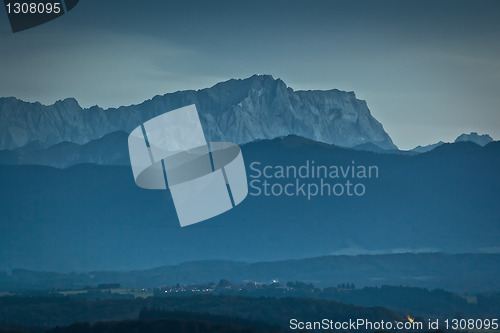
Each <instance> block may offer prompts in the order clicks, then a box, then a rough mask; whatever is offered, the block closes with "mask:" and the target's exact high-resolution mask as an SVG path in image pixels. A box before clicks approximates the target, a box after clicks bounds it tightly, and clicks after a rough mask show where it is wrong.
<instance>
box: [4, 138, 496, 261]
mask: <svg viewBox="0 0 500 333" xmlns="http://www.w3.org/2000/svg"><path fill="white" fill-rule="evenodd" d="M242 150H243V156H244V159H245V163H246V165H247V172H248V176H249V180H250V181H251V180H252V179H254V178H252V176H255V175H256V172H255V171H252V168H251V167H250V165H251V164H252V163H255V162H259V163H260V166H261V167H264V166H273V167H274V166H278V165H281V166H295V167H297V168H298V167H300V166H303V165H305V164H306V163H308V161H309V163H312V161H314V163H315V165H325V166H337V167H348V166H352V165H357V166H376V167H377V169H378V177H372V178H371V179H359V178H356V179H352V177H350V176H349V175H348V176H347V178H345V179H338V180H336V179H329V180H327V181H329V182H331V184H335V183H337V182H343V183H345V182H346V181H347V180H350V181H351V182H352V183H353V184H357V183H362V184H363V185H364V186H365V189H366V193H364V195H362V196H348V195H342V196H335V195H329V196H328V195H325V196H319V195H318V196H315V197H312V198H310V199H309V200H308V198H307V197H306V196H303V195H301V194H300V193H299V195H293V196H286V195H281V196H265V195H260V196H254V195H249V196H248V197H247V199H246V200H245V201H244V202H243V203H241V204H240V205H239V206H237V207H236V208H235V209H232V210H230V211H228V212H227V213H225V214H222V215H220V216H218V217H215V218H213V219H210V220H208V221H205V222H203V223H199V224H197V225H193V226H190V227H186V228H180V227H179V223H178V220H177V217H176V213H175V210H174V205H173V203H172V200H171V197H170V195H169V192H168V191H149V190H143V189H140V188H138V187H137V186H136V185H135V184H134V181H133V177H132V173H131V170H130V167H129V166H98V165H92V164H80V165H77V166H73V167H70V168H67V169H56V168H51V167H42V166H27V165H21V166H19V165H16V166H5V165H4V166H0V184H2V186H1V188H0V202H1V203H2V204H1V205H0V217H1V219H2V223H1V228H2V230H1V232H0V269H12V268H29V269H36V270H55V271H70V270H77V271H88V270H97V269H100V270H102V269H140V268H150V267H155V266H161V265H165V264H174V263H181V262H185V261H190V260H202V259H226V260H236V261H251V262H255V261H270V260H282V259H296V258H306V257H313V256H321V255H329V254H339V253H344V254H358V253H394V252H397V253H399V252H407V251H410V252H421V251H424V252H425V251H444V252H451V253H465V252H498V250H499V248H500V214H499V206H498V202H499V200H500V179H499V177H498V170H499V167H500V144H499V143H498V142H492V143H490V144H488V145H486V146H485V147H480V146H478V145H476V144H474V143H471V142H459V143H454V144H444V145H442V146H440V147H438V148H436V149H434V150H433V151H431V152H429V153H424V154H420V155H416V156H404V155H394V154H393V155H386V154H376V153H371V152H365V151H356V150H349V149H343V148H338V147H336V146H333V145H328V144H324V143H318V142H315V141H311V140H308V139H304V138H300V137H295V136H290V137H285V138H279V139H274V140H262V141H257V142H253V143H249V144H246V145H243V147H242ZM254 169H255V164H254ZM259 179H260V180H261V181H263V180H265V179H264V178H262V177H260V178H259ZM268 181H270V182H272V183H273V184H282V185H286V184H287V183H294V182H295V181H296V179H292V178H279V179H276V178H272V179H268ZM299 181H301V182H306V183H316V184H319V183H320V179H309V180H308V179H299ZM250 191H251V192H254V194H255V190H252V189H250Z"/></svg>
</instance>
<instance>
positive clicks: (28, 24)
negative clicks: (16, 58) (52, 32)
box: [4, 0, 80, 32]
mask: <svg viewBox="0 0 500 333" xmlns="http://www.w3.org/2000/svg"><path fill="white" fill-rule="evenodd" d="M79 1H80V0H36V1H33V0H4V4H5V10H6V11H7V16H8V17H9V22H10V26H11V28H12V32H19V31H23V30H27V29H31V28H34V27H36V26H39V25H41V24H44V23H47V22H49V21H52V20H53V19H55V18H58V17H59V16H62V15H64V14H65V13H67V12H69V11H70V10H72V9H73V8H74V7H75V6H76V5H77V4H78V2H79Z"/></svg>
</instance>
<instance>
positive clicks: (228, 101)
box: [0, 75, 396, 150]
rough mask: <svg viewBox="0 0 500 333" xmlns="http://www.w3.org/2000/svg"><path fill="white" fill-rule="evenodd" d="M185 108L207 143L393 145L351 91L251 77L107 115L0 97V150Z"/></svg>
mask: <svg viewBox="0 0 500 333" xmlns="http://www.w3.org/2000/svg"><path fill="white" fill-rule="evenodd" d="M190 104H196V106H197V108H198V112H199V114H200V119H201V122H202V125H203V128H204V131H205V135H206V137H207V139H208V140H209V141H229V142H234V143H238V144H244V143H248V142H251V141H255V140H260V139H273V138H276V137H281V136H287V135H298V136H302V137H304V138H308V139H311V140H315V141H318V142H323V143H330V144H335V145H337V146H342V147H352V146H356V145H359V144H363V143H367V142H371V143H373V144H376V145H377V146H379V147H380V148H383V149H395V148H396V146H395V145H394V143H393V142H392V140H391V138H390V137H389V135H388V134H387V133H386V132H385V131H384V129H383V127H382V125H381V124H380V123H379V122H378V121H377V120H376V119H375V118H373V116H372V115H371V113H370V110H369V109H368V107H367V104H366V102H365V101H362V100H359V99H357V98H356V96H355V94H354V93H353V92H344V91H340V90H336V89H334V90H328V91H294V90H293V89H292V88H290V87H287V86H286V84H285V83H284V82H283V81H282V80H280V79H274V78H273V77H272V76H270V75H254V76H252V77H250V78H247V79H244V80H234V79H233V80H229V81H226V82H222V83H218V84H216V85H215V86H213V87H211V88H207V89H202V90H197V91H194V90H187V91H178V92H175V93H169V94H166V95H163V96H155V97H154V98H152V99H151V100H147V101H145V102H143V103H141V104H138V105H131V106H122V107H119V108H117V109H114V108H112V109H107V110H103V109H102V108H99V107H98V106H94V107H91V108H89V109H82V108H81V107H80V106H79V104H78V102H77V101H76V100H75V99H73V98H68V99H65V100H63V101H57V102H56V103H55V104H53V105H49V106H44V105H42V104H40V103H27V102H23V101H21V100H18V99H16V98H13V97H10V98H0V150H13V149H16V148H20V147H23V146H25V145H28V144H31V145H33V144H36V145H38V146H40V147H49V146H52V145H55V144H58V143H62V142H71V143H76V144H80V145H81V144H86V143H88V142H90V141H92V140H96V139H99V138H101V137H103V136H104V135H106V134H110V133H113V132H116V131H125V132H127V133H130V132H131V131H132V130H133V129H134V128H135V127H137V126H139V125H140V124H142V123H143V122H144V121H146V120H149V119H151V118H153V117H155V116H157V115H160V114H163V113H165V112H167V111H170V110H173V109H176V108H179V107H183V106H186V105H190Z"/></svg>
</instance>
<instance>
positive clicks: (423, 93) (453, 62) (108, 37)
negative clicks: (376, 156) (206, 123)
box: [0, 0, 500, 149]
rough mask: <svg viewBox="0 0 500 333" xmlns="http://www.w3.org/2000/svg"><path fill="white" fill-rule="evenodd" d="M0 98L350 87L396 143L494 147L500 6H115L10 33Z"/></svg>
mask: <svg viewBox="0 0 500 333" xmlns="http://www.w3.org/2000/svg"><path fill="white" fill-rule="evenodd" d="M0 38H1V45H2V47H1V52H0V96H15V97H18V98H21V99H24V100H28V101H35V100H37V101H41V102H42V103H45V104H51V103H53V102H54V101H56V100H58V99H63V98H65V97H75V98H77V100H78V101H79V102H80V104H81V105H82V106H85V107H88V106H91V105H95V104H97V105H99V106H102V107H110V106H119V105H128V104H133V103H140V102H142V101H143V100H145V99H149V98H151V97H152V96H154V95H157V94H164V93H167V92H173V91H176V90H184V89H200V88H205V87H209V86H212V85H213V84H215V83H217V82H220V81H225V80H228V79H230V78H245V77H248V76H251V75H252V74H257V73H263V74H264V73H265V74H272V75H273V76H274V77H275V78H281V79H283V80H284V81H285V83H287V84H288V85H289V86H290V87H292V88H293V89H295V90H300V89H304V90H308V89H333V88H337V89H340V90H347V91H354V92H356V95H357V97H358V98H360V99H365V100H366V101H367V103H368V106H369V107H370V110H371V111H372V114H373V115H374V116H375V117H376V118H377V119H378V120H379V121H380V122H381V123H382V124H383V125H384V128H385V129H386V131H387V132H388V133H389V135H390V136H391V137H392V138H393V140H394V142H395V143H396V144H397V145H398V146H399V147H400V148H403V149H405V148H412V147H414V146H416V145H419V144H422V145H424V144H430V143H434V142H437V141H439V140H444V141H451V140H454V139H455V138H456V137H457V136H458V135H459V134H461V133H463V132H471V131H477V132H480V133H489V134H490V135H492V136H493V138H494V139H500V126H499V124H500V1H435V0H430V1H426V0H419V1H409V0H400V1H333V0H331V1H326V0H324V1H320V0H301V1H296V0H280V1H270V0H266V1H262V0H257V1H239V0H226V1H209V0H200V1H186V0H178V1H159V0H158V1H153V0H151V1H138V0H136V1H130V0H122V1H117V0H116V1H111V0H81V1H80V4H79V5H78V6H77V7H75V9H74V10H73V11H71V12H70V13H68V14H67V15H64V16H63V17H61V18H59V19H56V20H54V21H52V22H50V23H48V24H45V25H42V26H40V27H37V28H34V29H31V30H27V31H24V32H20V33H17V34H12V33H11V32H10V28H9V26H8V22H7V17H6V14H5V10H0Z"/></svg>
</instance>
